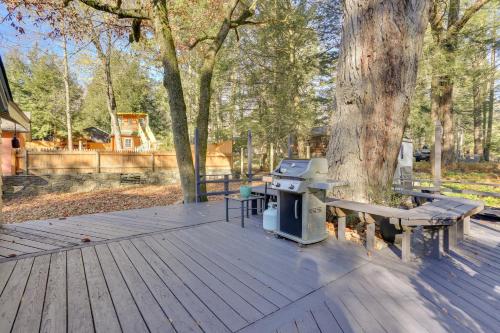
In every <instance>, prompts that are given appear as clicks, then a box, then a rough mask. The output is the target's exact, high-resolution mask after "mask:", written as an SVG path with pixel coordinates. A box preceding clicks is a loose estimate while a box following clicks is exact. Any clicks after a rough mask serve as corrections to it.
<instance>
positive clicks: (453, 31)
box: [445, 0, 490, 40]
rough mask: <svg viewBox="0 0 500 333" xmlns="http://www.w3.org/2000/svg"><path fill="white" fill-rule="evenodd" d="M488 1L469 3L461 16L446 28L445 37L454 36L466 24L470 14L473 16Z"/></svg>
mask: <svg viewBox="0 0 500 333" xmlns="http://www.w3.org/2000/svg"><path fill="white" fill-rule="evenodd" d="M488 2H490V0H476V1H475V2H474V3H473V4H472V5H470V7H469V8H467V9H466V10H465V11H464V15H462V18H461V19H459V20H458V21H456V22H455V23H454V24H453V25H451V26H450V27H449V28H448V31H447V33H446V37H445V39H446V40H449V39H451V38H453V37H455V36H456V35H457V34H458V33H459V32H460V30H462V28H463V27H464V26H465V25H466V24H467V22H469V20H470V19H471V18H472V16H474V14H475V13H476V12H477V11H479V10H480V9H481V8H482V7H483V6H484V5H485V4H487V3H488Z"/></svg>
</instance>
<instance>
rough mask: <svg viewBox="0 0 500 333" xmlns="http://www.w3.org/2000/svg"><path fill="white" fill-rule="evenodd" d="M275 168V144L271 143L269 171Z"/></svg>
mask: <svg viewBox="0 0 500 333" xmlns="http://www.w3.org/2000/svg"><path fill="white" fill-rule="evenodd" d="M273 168H274V144H272V143H271V149H270V151H269V172H272V171H273Z"/></svg>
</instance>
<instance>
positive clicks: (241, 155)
mask: <svg viewBox="0 0 500 333" xmlns="http://www.w3.org/2000/svg"><path fill="white" fill-rule="evenodd" d="M244 165H245V148H243V147H242V148H241V149H240V175H241V176H243V169H244V167H243V166H244Z"/></svg>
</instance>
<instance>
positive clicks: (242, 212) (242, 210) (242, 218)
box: [241, 201, 245, 228]
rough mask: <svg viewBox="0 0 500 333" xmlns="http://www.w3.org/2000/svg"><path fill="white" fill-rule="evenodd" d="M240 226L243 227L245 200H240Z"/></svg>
mask: <svg viewBox="0 0 500 333" xmlns="http://www.w3.org/2000/svg"><path fill="white" fill-rule="evenodd" d="M241 227H242V228H244V227H245V201H241Z"/></svg>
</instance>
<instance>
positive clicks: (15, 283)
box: [0, 202, 500, 333]
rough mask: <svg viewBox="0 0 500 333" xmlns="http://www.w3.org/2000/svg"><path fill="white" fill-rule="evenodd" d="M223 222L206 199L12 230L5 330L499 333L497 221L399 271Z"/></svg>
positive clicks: (1, 306) (379, 256) (377, 256)
mask: <svg viewBox="0 0 500 333" xmlns="http://www.w3.org/2000/svg"><path fill="white" fill-rule="evenodd" d="M438 208H440V209H442V210H444V209H446V208H451V209H462V208H463V207H461V206H456V207H447V206H446V205H444V204H443V205H442V207H438ZM439 212H441V211H439ZM439 212H438V213H439ZM232 216H236V218H233V219H231V221H230V222H229V223H226V222H223V220H224V210H223V204H222V203H220V202H210V203H208V204H200V205H199V206H194V205H186V206H183V205H176V206H169V207H153V208H148V209H137V210H131V211H125V212H114V213H110V214H95V215H85V216H80V217H70V218H67V219H66V220H58V219H52V220H47V221H42V222H40V223H38V222H34V221H33V222H29V223H27V224H24V225H23V224H14V225H8V226H6V227H5V228H2V229H0V250H3V251H4V252H1V253H3V254H5V255H7V254H8V253H7V252H9V253H10V252H15V253H16V254H17V255H20V256H23V257H22V258H18V257H17V258H0V332H4V331H5V332H31V331H42V332H45V331H46V332H66V331H68V332H92V331H94V330H95V331H97V332H105V333H112V332H122V331H123V332H150V331H152V332H168V331H171V332H231V331H232V332H239V333H249V332H258V333H265V332H287V333H288V332H297V333H304V332H311V333H312V332H314V333H317V332H323V333H324V332H343V333H346V332H419V333H420V332H432V333H442V332H500V329H499V327H500V318H498V313H499V312H500V289H499V286H500V230H498V228H497V227H496V225H495V224H493V223H492V222H483V221H472V223H471V234H470V235H468V236H466V238H465V240H464V242H463V243H462V244H459V245H458V247H457V248H456V249H453V251H452V252H450V253H449V255H448V256H445V258H443V259H442V260H440V261H436V260H433V259H424V260H415V261H412V262H410V263H406V264H405V263H402V262H401V260H400V259H399V257H398V255H397V251H395V250H394V249H392V248H387V249H384V250H381V251H376V252H374V253H372V254H371V256H369V255H367V253H366V250H365V249H364V248H363V247H361V246H358V245H355V244H352V243H349V242H336V241H335V240H334V239H329V240H327V241H325V242H322V243H319V244H315V245H311V246H308V247H305V248H299V247H298V246H297V245H296V244H295V243H293V242H291V241H287V240H283V239H275V238H274V237H272V236H270V235H269V234H267V233H265V232H264V231H263V230H262V229H261V226H260V225H261V220H260V217H259V216H253V217H251V218H250V219H249V220H248V223H247V224H246V228H244V229H242V228H240V227H239V225H238V222H239V219H238V218H237V212H236V213H235V212H233V214H232ZM83 235H88V236H90V237H91V238H92V239H93V240H98V241H99V243H97V244H96V243H95V242H90V243H82V242H81V237H83ZM9 246H10V247H9ZM1 253H0V255H1Z"/></svg>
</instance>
